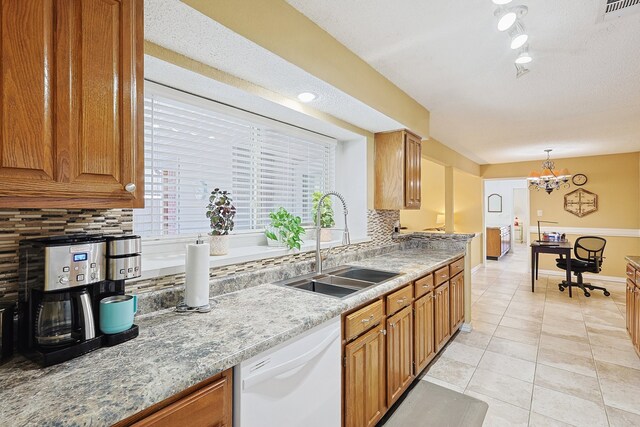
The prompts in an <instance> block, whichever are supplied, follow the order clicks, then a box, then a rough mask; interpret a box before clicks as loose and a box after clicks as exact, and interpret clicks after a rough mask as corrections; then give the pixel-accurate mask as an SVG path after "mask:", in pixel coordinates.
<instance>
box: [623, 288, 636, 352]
mask: <svg viewBox="0 0 640 427" xmlns="http://www.w3.org/2000/svg"><path fill="white" fill-rule="evenodd" d="M635 289H636V285H635V284H634V283H633V282H632V281H631V280H629V279H627V287H626V290H627V291H626V307H625V308H626V325H627V332H628V333H629V336H630V337H631V341H632V342H634V343H635V340H636V330H635V295H634V291H635Z"/></svg>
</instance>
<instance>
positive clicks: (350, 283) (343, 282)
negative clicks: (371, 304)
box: [276, 266, 400, 298]
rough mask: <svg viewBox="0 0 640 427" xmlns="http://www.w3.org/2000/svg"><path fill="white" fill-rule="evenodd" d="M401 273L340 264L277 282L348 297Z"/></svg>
mask: <svg viewBox="0 0 640 427" xmlns="http://www.w3.org/2000/svg"><path fill="white" fill-rule="evenodd" d="M399 274H400V273H391V272H388V271H380V270H372V269H367V268H360V267H351V266H340V267H336V268H334V269H332V270H330V271H325V273H323V274H317V273H312V274H307V275H305V276H300V277H294V278H292V279H287V280H283V281H280V282H277V283H276V284H277V285H281V286H287V287H290V288H292V289H299V290H303V291H307V292H314V293H317V294H323V295H329V296H332V297H336V298H346V297H349V296H352V295H353V294H355V293H357V292H361V291H364V290H365V289H368V288H370V287H371V286H375V285H378V284H380V283H382V282H385V281H387V280H389V279H392V278H394V277H396V276H398V275H399ZM365 279H368V280H365Z"/></svg>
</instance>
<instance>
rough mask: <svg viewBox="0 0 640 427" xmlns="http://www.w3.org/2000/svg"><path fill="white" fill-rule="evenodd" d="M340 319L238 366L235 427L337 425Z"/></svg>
mask: <svg viewBox="0 0 640 427" xmlns="http://www.w3.org/2000/svg"><path fill="white" fill-rule="evenodd" d="M341 369H342V368H341V363H340V318H339V317H336V318H334V319H331V320H329V321H328V322H325V323H323V324H321V325H318V326H316V327H314V328H313V329H310V330H309V331H307V332H305V333H304V334H302V335H300V336H298V337H295V338H293V339H291V340H289V341H287V342H284V343H282V344H280V345H278V346H276V347H274V348H272V349H269V350H267V351H265V352H263V353H261V354H259V355H257V356H254V357H252V358H251V359H249V360H246V361H244V362H242V363H241V364H240V365H237V366H236V367H235V368H234V371H233V375H234V385H233V387H234V395H233V425H234V426H235V427H302V426H304V427H334V426H335V427H339V426H340V424H341V423H340V418H341V417H340V408H341V402H340V396H341Z"/></svg>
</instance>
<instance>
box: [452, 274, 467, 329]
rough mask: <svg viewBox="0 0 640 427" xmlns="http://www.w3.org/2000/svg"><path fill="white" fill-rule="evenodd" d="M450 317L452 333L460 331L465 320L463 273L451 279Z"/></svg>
mask: <svg viewBox="0 0 640 427" xmlns="http://www.w3.org/2000/svg"><path fill="white" fill-rule="evenodd" d="M449 292H450V294H451V295H450V303H449V306H450V307H449V310H450V317H451V333H452V334H453V333H454V332H455V331H457V330H458V328H459V327H460V325H461V324H462V321H463V320H464V275H463V274H462V273H460V274H458V275H457V276H455V277H454V278H453V279H451V282H450V290H449Z"/></svg>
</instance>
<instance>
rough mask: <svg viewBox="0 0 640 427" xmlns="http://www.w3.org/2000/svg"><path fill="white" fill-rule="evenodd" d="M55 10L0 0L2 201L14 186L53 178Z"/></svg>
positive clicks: (44, 1) (39, 2)
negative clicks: (0, 4)
mask: <svg viewBox="0 0 640 427" xmlns="http://www.w3.org/2000/svg"><path fill="white" fill-rule="evenodd" d="M53 5H54V1H53V0H20V1H15V0H2V6H1V8H0V20H1V28H0V31H1V34H0V57H1V59H2V62H1V66H0V120H1V121H0V196H4V195H7V194H8V193H9V194H11V193H10V191H12V187H13V186H14V185H16V183H18V184H19V183H21V182H25V181H30V180H33V181H35V182H36V183H37V182H41V183H50V182H53V181H54V179H55V177H54V163H55V151H54V150H55V146H54V135H53V120H54V106H53V105H52V97H51V95H52V93H53V89H54V88H53V84H54V82H53V76H54V75H55V74H54V72H55V70H54V64H55V59H54V57H53V39H54V22H53ZM3 183H4V184H3Z"/></svg>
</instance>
